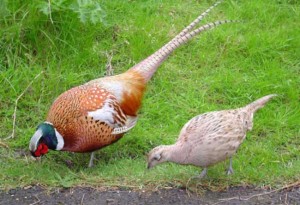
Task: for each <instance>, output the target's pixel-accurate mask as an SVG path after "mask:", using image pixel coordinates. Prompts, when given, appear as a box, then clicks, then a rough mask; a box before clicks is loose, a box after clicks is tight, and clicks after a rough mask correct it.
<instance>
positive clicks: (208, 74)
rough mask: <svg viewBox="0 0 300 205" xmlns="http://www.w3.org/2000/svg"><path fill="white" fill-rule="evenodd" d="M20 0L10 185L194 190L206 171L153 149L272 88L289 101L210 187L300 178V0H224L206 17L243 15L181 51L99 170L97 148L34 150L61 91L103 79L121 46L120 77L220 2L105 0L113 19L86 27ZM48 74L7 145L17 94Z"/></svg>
mask: <svg viewBox="0 0 300 205" xmlns="http://www.w3.org/2000/svg"><path fill="white" fill-rule="evenodd" d="M5 2H6V1H5ZM7 2H8V1H7ZM12 2H15V3H10V4H9V3H7V5H6V7H7V8H9V10H10V12H8V13H4V12H1V14H2V15H4V14H6V15H5V16H0V18H1V21H0V26H1V31H0V35H1V36H0V47H1V51H0V84H1V85H2V86H1V89H0V140H1V141H2V142H5V143H7V144H8V145H9V149H6V148H4V147H0V181H1V183H0V188H1V189H3V188H13V187H18V186H27V185H31V184H41V185H47V186H50V187H52V186H64V187H70V186H75V185H84V186H112V187H114V186H121V187H128V188H130V187H135V188H149V187H152V188H153V187H154V188H156V187H158V188H159V187H164V186H179V187H182V186H185V185H186V183H187V181H188V179H189V178H190V177H192V176H194V175H196V174H198V173H199V172H200V171H201V170H200V169H199V168H197V167H193V166H180V165H176V164H168V163H167V164H163V165H161V166H158V167H155V168H154V169H153V170H150V171H148V170H146V157H145V156H146V154H147V152H149V151H150V150H151V149H152V148H153V147H155V146H157V145H160V144H171V143H174V142H175V140H176V138H177V136H178V134H179V131H180V129H181V128H182V126H183V125H184V124H185V123H186V122H187V121H188V120H189V119H190V118H192V117H193V116H195V115H197V114H200V113H203V112H207V111H212V110H222V109H228V108H236V107H240V106H243V105H246V104H247V103H249V102H251V101H253V100H255V99H257V98H259V97H261V96H264V95H267V94H271V93H277V94H278V95H279V97H277V98H276V99H274V100H272V101H271V102H270V103H268V104H267V105H266V107H265V108H263V109H262V110H260V111H259V112H258V113H256V115H255V120H254V128H253V131H251V132H249V133H248V135H247V138H246V140H245V141H244V143H243V144H242V146H241V147H240V149H239V151H238V153H237V155H236V156H235V157H234V161H233V167H234V169H235V174H234V175H232V176H230V177H228V176H226V175H225V168H226V166H227V163H228V162H224V163H220V164H218V165H216V166H214V167H212V168H210V169H209V172H208V176H209V178H208V179H205V180H204V181H202V182H199V183H200V184H202V186H208V187H210V188H211V187H212V186H216V187H224V186H229V185H241V184H242V185H243V184H252V185H254V186H265V185H266V186H282V185H284V184H286V183H289V182H293V181H295V180H298V179H299V178H300V172H299V170H300V151H299V150H300V149H299V148H300V129H299V125H300V106H299V96H300V90H299V88H300V59H299V56H300V38H299V33H300V22H299V19H300V2H298V1H296V0H267V1H258V0H257V1H238V0H236V1H229V0H225V2H224V3H222V4H221V5H219V6H218V7H217V8H216V9H215V10H214V11H213V12H212V13H211V14H210V15H209V16H208V17H207V19H206V22H207V21H210V20H211V21H213V20H216V19H240V20H244V23H240V24H231V25H224V26H221V27H219V28H217V29H214V30H213V31H209V32H207V33H205V34H203V35H201V36H200V37H197V38H195V39H194V40H192V41H190V42H189V43H188V44H187V45H184V46H182V47H181V48H179V49H177V51H176V52H174V53H173V54H172V55H171V56H170V58H169V59H168V60H167V61H165V63H163V65H162V66H161V67H160V68H159V70H158V72H157V73H156V74H155V76H154V78H153V79H152V80H151V82H150V83H149V85H148V89H147V92H146V94H145V97H144V101H143V107H142V109H141V110H140V118H139V121H138V124H137V126H136V127H135V128H134V129H133V130H131V131H130V132H129V133H128V134H126V135H125V136H124V137H123V138H122V139H121V140H120V141H118V142H117V143H115V144H113V145H111V146H109V147H106V148H104V149H102V150H99V151H98V152H97V154H96V157H97V159H98V160H97V161H96V166H95V167H94V168H92V169H88V168H86V167H87V164H88V160H89V154H72V153H66V152H54V151H52V152H50V153H49V154H48V155H47V156H46V157H44V158H43V159H42V162H41V163H36V162H35V161H32V160H31V158H30V157H29V155H28V143H29V140H30V138H31V136H32V134H33V132H34V130H35V127H36V126H37V124H39V123H40V122H42V121H43V120H44V119H45V116H46V113H47V111H48V109H49V107H50V105H51V104H52V102H53V101H54V99H55V98H56V97H57V96H58V95H59V94H60V93H62V92H64V91H65V90H67V89H69V88H71V87H73V86H76V85H80V84H82V83H84V82H87V81H89V80H92V79H94V78H97V77H101V76H103V73H104V71H105V64H106V61H107V59H106V56H105V52H106V51H107V52H113V54H114V57H113V60H112V64H113V66H114V68H115V73H116V74H117V73H121V72H123V71H125V70H126V69H128V68H129V67H131V66H132V65H134V64H135V63H137V62H139V61H140V60H142V59H144V58H145V57H147V56H148V55H150V54H151V53H152V52H154V51H155V50H156V49H158V48H160V47H161V46H162V45H163V44H164V43H166V42H167V41H168V40H170V39H171V38H172V37H173V36H174V35H175V34H176V33H177V32H178V31H180V30H181V29H182V28H183V27H184V26H186V25H187V24H188V23H189V22H191V21H192V20H193V19H194V18H196V17H197V15H199V13H200V12H201V11H204V10H205V9H206V8H208V7H209V6H210V5H211V4H213V1H200V3H199V1H191V0H190V1H179V0H174V1H153V0H149V1H121V0H117V1H100V0H99V4H100V5H101V6H102V8H103V10H104V11H105V13H106V16H105V18H104V22H105V23H104V24H101V23H97V24H92V23H89V22H87V23H85V24H83V23H81V22H80V20H79V19H78V17H77V16H76V14H75V13H72V12H70V11H69V12H56V13H53V15H52V18H53V20H54V24H52V23H51V22H50V20H49V17H47V16H45V15H44V14H42V13H40V12H39V11H38V10H37V9H36V8H34V7H33V6H32V5H31V4H30V3H27V4H26V3H23V4H22V6H21V5H20V4H21V3H20V2H21V1H20V2H18V1H12ZM0 9H2V10H3V6H2V7H0ZM41 70H44V71H45V73H44V74H43V75H42V76H41V77H40V78H38V79H37V80H36V81H34V83H33V85H32V86H31V87H30V89H29V90H28V91H27V92H26V93H25V94H24V96H23V97H22V98H21V99H20V101H19V104H18V110H17V111H18V112H17V127H16V136H15V138H14V139H10V140H7V141H5V140H4V138H6V137H7V136H9V135H10V134H11V131H12V115H13V112H14V102H15V100H16V98H17V97H18V96H19V95H20V94H21V93H22V91H23V90H24V88H25V87H26V86H27V85H28V84H29V83H30V82H31V81H32V79H33V78H34V77H35V76H36V75H37V74H38V73H39V72H40V71H41ZM23 150H25V151H26V156H24V155H23V154H22V153H23ZM66 160H69V161H72V164H71V166H67V164H66Z"/></svg>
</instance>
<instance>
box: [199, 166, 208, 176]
mask: <svg viewBox="0 0 300 205" xmlns="http://www.w3.org/2000/svg"><path fill="white" fill-rule="evenodd" d="M206 174H207V168H206V167H205V168H204V169H203V170H202V172H201V174H200V175H199V176H198V177H197V178H199V179H202V178H204V177H205V176H206Z"/></svg>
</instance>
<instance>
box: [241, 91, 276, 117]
mask: <svg viewBox="0 0 300 205" xmlns="http://www.w3.org/2000/svg"><path fill="white" fill-rule="evenodd" d="M275 96H277V95H276V94H271V95H267V96H264V97H262V98H259V99H258V100H255V101H254V102H252V103H250V104H249V105H247V106H246V107H245V108H246V109H247V110H249V111H250V112H251V113H255V112H256V111H257V110H259V109H260V108H262V107H264V106H265V104H266V103H267V102H268V101H269V100H270V99H271V98H273V97H275Z"/></svg>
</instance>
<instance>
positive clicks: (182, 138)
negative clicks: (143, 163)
mask: <svg viewBox="0 0 300 205" xmlns="http://www.w3.org/2000/svg"><path fill="white" fill-rule="evenodd" d="M274 96H276V95H268V96H265V97H262V98H260V99H258V100H256V101H254V102H253V103H250V104H249V105H247V106H245V107H242V108H238V109H233V110H222V111H215V112H208V113H204V114H202V115H198V116H196V117H194V118H192V119H191V120H190V121H189V122H187V123H186V124H185V125H184V127H183V128H182V130H181V132H180V134H179V137H178V140H177V142H176V143H175V144H173V145H161V146H158V147H156V148H154V149H153V150H152V151H151V152H150V153H149V155H148V168H151V167H153V166H155V165H157V164H160V163H163V162H166V161H171V162H175V163H179V164H191V165H195V166H199V167H203V168H204V170H203V171H202V173H201V175H200V178H202V177H204V176H205V175H206V172H207V167H209V166H212V165H214V164H216V163H218V162H221V161H224V160H226V159H227V158H230V165H229V169H228V172H227V173H228V174H231V173H233V169H232V161H231V157H232V156H233V155H234V154H235V153H236V151H237V149H238V148H239V146H240V145H241V143H242V142H243V140H244V139H245V137H246V133H247V131H248V130H251V129H252V127H253V115H254V113H255V112H256V111H257V110H258V109H260V108H262V107H263V106H264V105H265V104H266V103H267V102H268V101H269V100H270V99H271V98H272V97H274Z"/></svg>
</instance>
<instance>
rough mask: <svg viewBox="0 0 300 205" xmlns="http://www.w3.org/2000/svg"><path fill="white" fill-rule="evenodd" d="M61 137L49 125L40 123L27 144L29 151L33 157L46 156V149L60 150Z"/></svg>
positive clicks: (61, 144) (61, 145)
mask: <svg viewBox="0 0 300 205" xmlns="http://www.w3.org/2000/svg"><path fill="white" fill-rule="evenodd" d="M63 144H64V143H63V139H62V136H61V135H60V134H59V133H58V132H57V130H56V129H55V128H54V127H53V125H52V124H51V123H48V122H44V123H41V124H40V125H39V126H38V127H37V130H36V131H35V133H34V135H33V136H32V138H31V140H30V144H29V150H30V152H31V154H32V156H34V157H40V156H42V155H45V154H47V152H48V149H52V150H60V149H62V147H63Z"/></svg>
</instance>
